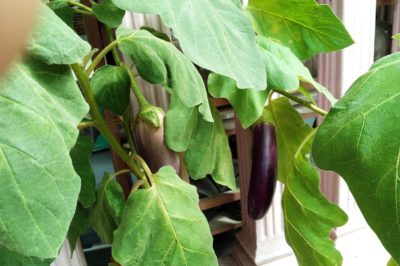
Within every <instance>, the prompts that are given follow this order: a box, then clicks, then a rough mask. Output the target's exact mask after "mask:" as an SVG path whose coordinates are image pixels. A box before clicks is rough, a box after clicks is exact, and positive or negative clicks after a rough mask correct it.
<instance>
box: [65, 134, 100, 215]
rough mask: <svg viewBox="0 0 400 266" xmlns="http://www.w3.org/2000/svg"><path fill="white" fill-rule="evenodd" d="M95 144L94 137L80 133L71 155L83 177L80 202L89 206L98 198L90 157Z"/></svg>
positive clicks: (75, 166) (86, 206)
mask: <svg viewBox="0 0 400 266" xmlns="http://www.w3.org/2000/svg"><path fill="white" fill-rule="evenodd" d="M93 148H94V144H93V142H92V139H91V138H89V137H87V136H84V135H79V137H78V140H77V141H76V143H75V146H74V147H73V148H72V149H71V152H70V156H71V160H72V165H73V166H74V169H75V172H76V173H77V174H78V175H79V177H80V178H81V192H80V193H79V202H80V203H81V204H82V206H83V207H85V208H89V207H90V206H92V204H93V203H94V201H95V200H96V195H95V187H96V180H95V176H94V173H93V169H92V166H91V165H90V161H89V158H90V156H91V155H92V152H93Z"/></svg>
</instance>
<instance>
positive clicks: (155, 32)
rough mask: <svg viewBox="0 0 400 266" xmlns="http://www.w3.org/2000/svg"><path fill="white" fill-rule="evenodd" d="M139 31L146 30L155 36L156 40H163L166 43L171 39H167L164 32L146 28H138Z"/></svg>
mask: <svg viewBox="0 0 400 266" xmlns="http://www.w3.org/2000/svg"><path fill="white" fill-rule="evenodd" d="M140 29H141V30H147V31H148V32H150V33H151V34H153V35H154V36H156V37H157V38H159V39H161V40H164V41H166V42H170V41H171V39H170V38H169V37H168V35H167V34H165V33H164V32H160V31H158V30H156V29H154V28H152V27H147V26H142V27H140Z"/></svg>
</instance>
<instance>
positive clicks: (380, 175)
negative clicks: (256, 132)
mask: <svg viewBox="0 0 400 266" xmlns="http://www.w3.org/2000/svg"><path fill="white" fill-rule="evenodd" d="M399 71H400V53H396V54H392V55H389V56H387V57H384V58H382V59H380V60H379V61H377V62H376V63H375V64H373V65H372V67H371V69H370V70H369V71H368V72H367V73H366V74H364V75H363V76H361V77H360V78H359V79H358V80H357V81H356V82H355V83H354V84H353V85H352V86H351V88H350V89H349V91H348V92H347V93H346V95H345V96H344V97H343V98H342V99H340V100H339V101H338V102H337V104H336V105H335V106H334V107H333V108H332V109H331V110H330V111H329V114H328V116H327V117H326V119H325V121H324V122H323V124H322V125H321V127H320V129H319V130H318V133H317V136H316V139H315V142H314V146H313V158H314V159H315V162H316V163H317V165H318V166H319V167H321V168H323V169H329V170H332V171H335V172H336V173H338V174H339V175H340V176H342V177H343V178H344V179H345V181H346V183H347V184H348V186H349V188H350V191H351V192H352V194H353V196H354V198H355V199H356V201H357V204H358V206H359V207H360V209H361V212H362V213H363V215H364V217H365V219H366V220H367V222H368V224H369V225H370V227H371V228H372V230H374V232H375V233H376V234H377V236H378V237H379V239H380V241H381V242H382V244H383V246H384V247H385V248H386V249H387V251H388V252H389V253H390V254H391V255H392V257H393V259H394V260H395V261H396V262H398V263H399V262H400V250H399V246H400V207H399V206H400V193H399V191H398V187H399V185H400V178H399V167H400V159H399V158H400V152H399V147H400V136H399V134H398V131H399V130H400V126H399V125H400V123H399V121H400V115H399V112H398V106H399V104H400V76H399V74H398V73H399Z"/></svg>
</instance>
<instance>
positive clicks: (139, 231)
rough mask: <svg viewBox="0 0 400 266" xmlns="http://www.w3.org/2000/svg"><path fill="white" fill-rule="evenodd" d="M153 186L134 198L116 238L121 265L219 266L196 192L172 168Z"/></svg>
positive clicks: (155, 177)
mask: <svg viewBox="0 0 400 266" xmlns="http://www.w3.org/2000/svg"><path fill="white" fill-rule="evenodd" d="M153 181H154V182H153V185H152V187H151V188H149V189H139V190H137V191H135V192H133V193H132V194H131V195H130V196H129V199H128V203H127V206H126V209H125V212H124V215H123V218H122V222H121V226H120V227H119V228H118V229H117V231H115V234H114V236H115V237H114V242H113V248H112V252H113V258H114V259H115V260H116V261H118V262H119V263H120V264H121V265H188V266H190V265H193V266H197V265H210V266H213V265H217V263H218V262H217V258H216V256H215V253H214V250H213V248H212V237H211V234H210V229H209V227H208V223H207V220H206V219H205V217H204V215H203V213H202V212H201V210H200V209H199V205H198V204H199V198H198V194H197V192H196V188H195V187H193V186H191V185H189V184H187V183H185V182H184V181H182V180H181V178H179V177H178V176H176V174H175V170H174V169H173V168H171V167H169V166H166V167H163V168H161V169H160V170H159V172H158V173H156V174H154V175H153ZM194 236H195V237H194Z"/></svg>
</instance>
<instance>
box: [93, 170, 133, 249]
mask: <svg viewBox="0 0 400 266" xmlns="http://www.w3.org/2000/svg"><path fill="white" fill-rule="evenodd" d="M124 207H125V199H124V193H123V192H122V188H121V185H120V184H119V183H118V182H117V181H116V180H115V179H114V177H113V176H111V175H110V174H108V173H105V174H104V177H103V180H102V181H101V183H100V185H99V187H98V189H97V190H96V202H95V204H94V205H93V206H92V208H91V209H90V217H89V218H90V224H91V225H92V226H93V229H94V230H95V231H96V233H97V234H98V235H99V237H100V239H101V241H102V242H103V243H109V244H111V243H112V242H113V233H114V231H115V229H117V227H118V226H119V225H120V223H121V218H122V214H123V212H124Z"/></svg>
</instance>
